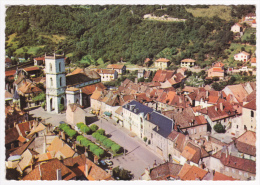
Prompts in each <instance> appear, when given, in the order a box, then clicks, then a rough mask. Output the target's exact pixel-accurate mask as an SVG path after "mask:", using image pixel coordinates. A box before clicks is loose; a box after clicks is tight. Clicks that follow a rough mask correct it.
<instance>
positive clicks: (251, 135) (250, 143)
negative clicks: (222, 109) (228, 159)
mask: <svg viewBox="0 0 260 185" xmlns="http://www.w3.org/2000/svg"><path fill="white" fill-rule="evenodd" d="M235 146H236V148H237V149H238V152H239V157H241V158H244V159H250V160H253V161H256V133H255V132H252V131H246V132H245V133H244V134H242V135H241V136H239V137H238V138H237V139H236V140H235Z"/></svg>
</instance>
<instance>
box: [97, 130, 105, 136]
mask: <svg viewBox="0 0 260 185" xmlns="http://www.w3.org/2000/svg"><path fill="white" fill-rule="evenodd" d="M95 133H99V134H100V135H105V130H104V129H98V130H97V131H96V132H95Z"/></svg>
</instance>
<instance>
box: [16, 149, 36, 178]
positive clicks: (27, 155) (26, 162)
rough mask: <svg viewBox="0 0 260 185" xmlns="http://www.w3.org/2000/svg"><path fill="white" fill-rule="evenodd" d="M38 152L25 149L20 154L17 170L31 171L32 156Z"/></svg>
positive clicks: (22, 171) (25, 172)
mask: <svg viewBox="0 0 260 185" xmlns="http://www.w3.org/2000/svg"><path fill="white" fill-rule="evenodd" d="M37 154H38V153H37V152H35V151H33V150H30V149H26V150H25V151H24V152H23V154H22V155H21V157H22V160H21V161H20V162H19V163H18V165H17V168H16V169H17V170H18V171H19V172H20V173H21V174H28V173H30V172H31V171H32V168H31V165H32V160H33V158H34V156H35V155H37Z"/></svg>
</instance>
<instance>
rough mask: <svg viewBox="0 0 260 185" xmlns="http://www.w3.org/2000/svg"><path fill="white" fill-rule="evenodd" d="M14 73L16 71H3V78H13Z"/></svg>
mask: <svg viewBox="0 0 260 185" xmlns="http://www.w3.org/2000/svg"><path fill="white" fill-rule="evenodd" d="M15 73H16V70H11V71H5V76H6V77H7V76H13V75H14V74H15Z"/></svg>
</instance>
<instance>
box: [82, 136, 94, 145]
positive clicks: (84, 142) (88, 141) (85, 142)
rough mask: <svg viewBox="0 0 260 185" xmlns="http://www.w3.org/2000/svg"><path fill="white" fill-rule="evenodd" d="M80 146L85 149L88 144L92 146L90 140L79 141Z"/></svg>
mask: <svg viewBox="0 0 260 185" xmlns="http://www.w3.org/2000/svg"><path fill="white" fill-rule="evenodd" d="M80 144H82V145H83V146H85V147H89V145H90V144H93V143H92V142H91V141H90V140H88V139H87V138H85V137H84V138H82V139H81V141H80Z"/></svg>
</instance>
